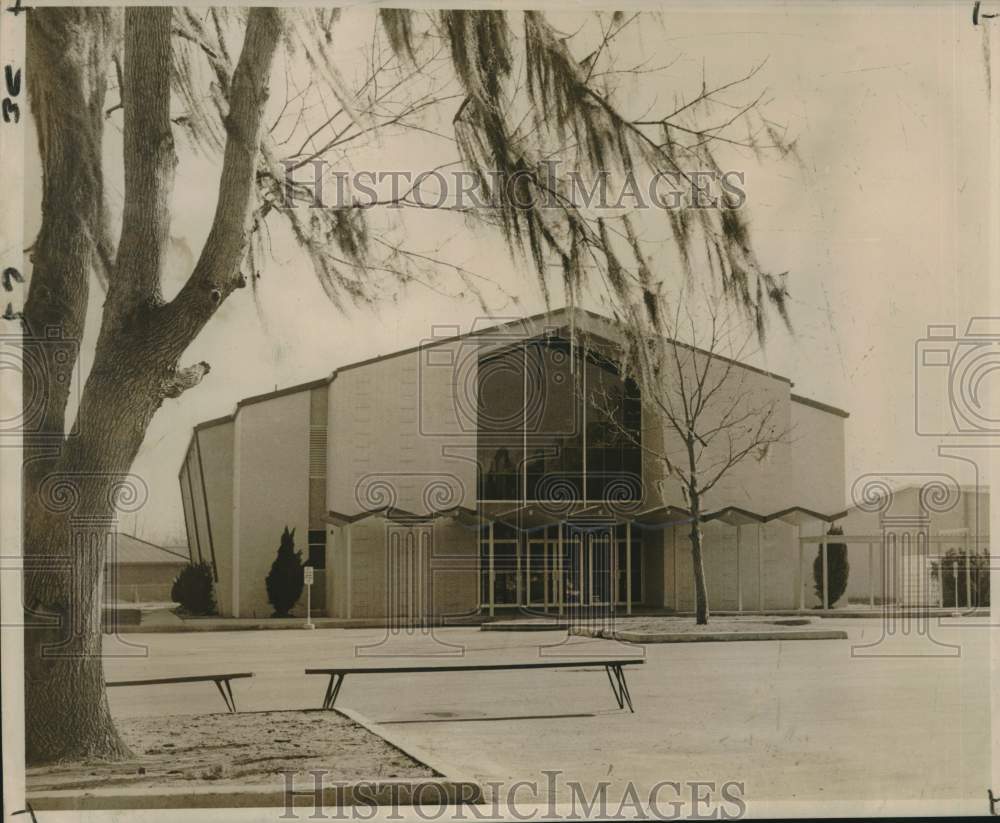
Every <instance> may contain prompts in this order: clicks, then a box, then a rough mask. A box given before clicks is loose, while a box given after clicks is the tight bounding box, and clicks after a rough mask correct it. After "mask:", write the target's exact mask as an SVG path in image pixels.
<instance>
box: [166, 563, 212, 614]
mask: <svg viewBox="0 0 1000 823" xmlns="http://www.w3.org/2000/svg"><path fill="white" fill-rule="evenodd" d="M170 599H171V600H173V601H174V602H175V603H180V604H181V608H182V609H184V611H185V612H187V613H188V614H215V589H214V586H213V584H212V567H211V566H210V565H209V564H208V563H188V564H187V565H186V566H185V567H184V568H183V569H181V570H180V573H179V574H178V575H177V577H176V578H175V579H174V584H173V586H171V587H170Z"/></svg>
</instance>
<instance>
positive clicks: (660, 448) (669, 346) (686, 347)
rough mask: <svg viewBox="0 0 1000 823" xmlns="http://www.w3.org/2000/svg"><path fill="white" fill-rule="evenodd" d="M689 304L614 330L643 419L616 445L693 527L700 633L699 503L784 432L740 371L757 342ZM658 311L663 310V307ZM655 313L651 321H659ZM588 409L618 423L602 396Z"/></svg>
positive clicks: (681, 302) (719, 312)
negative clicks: (632, 455)
mask: <svg viewBox="0 0 1000 823" xmlns="http://www.w3.org/2000/svg"><path fill="white" fill-rule="evenodd" d="M689 296H690V295H685V296H681V297H680V298H679V299H678V301H677V305H676V307H675V308H674V311H673V312H672V313H671V314H669V315H666V319H665V320H664V321H662V322H660V323H658V324H657V327H656V328H655V329H652V328H651V326H650V323H649V322H648V320H647V321H646V322H643V320H642V319H640V318H641V317H642V314H641V313H640V312H637V311H636V312H633V313H632V314H631V322H628V321H624V320H623V321H622V322H620V323H618V328H619V329H620V331H621V333H622V336H623V338H624V340H625V345H624V356H621V360H622V363H623V367H624V368H623V370H624V372H625V374H626V375H628V376H629V377H630V378H631V379H632V380H633V381H634V383H635V385H636V386H637V387H638V390H639V393H640V398H641V403H642V409H643V412H644V414H643V432H641V433H636V432H634V431H632V430H629V429H626V428H625V427H620V435H621V436H623V437H626V438H628V439H629V440H630V441H631V442H632V443H633V444H635V445H636V446H639V447H640V448H641V449H642V450H643V451H644V452H645V453H646V454H647V455H649V456H651V457H652V458H653V459H654V460H655V461H656V462H657V464H658V465H659V466H660V467H661V468H662V478H661V479H659V480H658V481H657V483H658V486H657V489H658V492H659V494H660V497H661V501H662V503H663V504H664V505H670V504H672V503H673V502H674V501H676V499H677V498H676V493H677V491H678V490H679V491H680V493H681V496H682V498H683V501H684V506H685V508H686V510H687V513H688V515H689V520H690V526H691V530H690V532H689V538H690V541H691V562H692V569H693V574H694V585H695V619H696V621H697V623H699V624H707V623H708V618H709V608H708V586H707V583H706V580H705V564H704V558H703V552H704V538H703V533H702V522H703V520H704V516H705V514H706V509H705V504H706V498H707V496H708V495H709V494H710V493H711V492H712V491H713V490H714V489H716V487H717V486H718V485H719V484H720V483H722V482H723V481H724V479H725V478H726V476H727V475H728V474H729V473H730V472H731V471H732V470H733V469H735V468H736V467H737V466H738V465H740V464H741V463H743V462H744V461H746V460H758V461H759V460H762V459H764V458H765V457H766V456H767V455H768V452H769V450H770V449H771V447H772V446H773V445H775V444H777V443H782V442H786V441H787V439H788V437H789V435H790V432H789V428H788V425H787V424H786V422H785V421H784V420H783V419H781V417H780V414H779V408H778V405H777V403H776V399H775V398H774V396H773V395H770V394H769V393H768V392H767V390H766V389H764V388H762V387H761V385H760V383H759V381H755V380H754V372H753V371H750V370H748V369H747V368H745V365H744V364H745V361H746V359H747V358H748V357H749V356H750V355H752V353H753V351H752V349H753V344H754V341H756V340H757V339H758V338H757V334H756V332H755V331H754V330H753V329H750V330H747V329H745V328H744V329H742V330H740V329H739V324H738V323H733V322H732V321H731V318H727V317H726V316H725V314H724V306H723V305H722V304H720V302H719V301H718V300H717V299H710V300H708V301H706V305H705V307H704V311H703V314H702V315H701V316H699V315H697V314H696V313H695V311H694V309H693V307H692V306H691V304H690V302H689ZM657 302H658V303H660V304H662V302H663V301H662V298H658V300H657ZM662 309H663V306H662V305H661V311H660V312H659V313H657V314H656V316H657V317H660V318H663V317H664V316H665V315H664V312H663V311H662ZM591 402H594V403H595V404H596V405H598V407H599V408H602V409H603V410H604V412H605V414H604V417H605V418H606V419H608V420H616V419H618V416H617V415H616V414H615V409H616V407H617V406H618V405H619V398H617V397H615V396H613V395H612V394H611V393H609V392H608V391H607V390H606V389H605V388H604V387H603V386H600V385H599V386H597V387H596V388H595V389H594V390H593V397H592V401H591Z"/></svg>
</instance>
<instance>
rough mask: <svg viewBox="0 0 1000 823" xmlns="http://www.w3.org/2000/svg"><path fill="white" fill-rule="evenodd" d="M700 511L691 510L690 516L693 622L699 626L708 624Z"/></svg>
mask: <svg viewBox="0 0 1000 823" xmlns="http://www.w3.org/2000/svg"><path fill="white" fill-rule="evenodd" d="M700 514H701V513H700V512H695V511H693V510H692V512H691V517H692V518H693V519H692V522H691V562H692V563H693V565H694V597H695V601H694V602H695V622H696V623H697V624H698V625H699V626H705V625H707V624H708V588H707V586H706V585H705V562H704V560H703V558H702V550H701V546H702V542H701V538H702V534H701V524H700V522H699V519H700Z"/></svg>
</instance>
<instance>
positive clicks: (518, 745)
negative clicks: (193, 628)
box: [106, 620, 991, 814]
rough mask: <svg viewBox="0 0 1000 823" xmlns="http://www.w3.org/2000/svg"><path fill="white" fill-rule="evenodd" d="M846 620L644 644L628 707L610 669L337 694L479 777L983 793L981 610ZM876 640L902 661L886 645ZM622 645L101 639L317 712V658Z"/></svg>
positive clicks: (153, 670) (447, 636)
mask: <svg viewBox="0 0 1000 823" xmlns="http://www.w3.org/2000/svg"><path fill="white" fill-rule="evenodd" d="M843 628H844V629H845V630H846V631H847V633H848V635H849V640H848V641H844V640H839V641H817V642H813V643H800V642H793V643H790V642H784V641H772V642H762V643H717V644H714V643H699V644H676V645H669V644H662V645H651V646H649V647H647V648H645V656H646V660H647V662H646V665H644V666H641V667H636V668H635V670H630V671H629V672H628V679H629V685H630V689H631V692H632V697H633V700H634V702H635V708H636V714H634V715H633V714H629V713H628V712H622V711H619V710H618V709H617V707H615V705H614V702H613V699H612V696H611V693H610V689H609V687H608V684H607V682H606V678H603V673H602V672H600V671H598V670H595V672H593V673H583V672H577V671H560V670H540V671H537V672H532V673H531V674H530V676H528V675H525V674H523V673H518V672H481V673H475V672H469V673H461V672H460V673H448V674H445V673H441V674H434V673H430V674H417V675H412V676H401V675H385V676H381V677H380V676H371V677H367V678H365V679H364V680H361V679H358V680H357V681H355V682H354V683H352V682H351V681H350V679H348V681H347V683H346V685H345V686H344V689H343V691H342V693H341V695H340V699H339V701H338V703H339V704H341V705H343V706H344V707H347V708H352V709H356V710H358V711H360V712H362V713H363V714H365V715H366V716H368V717H369V718H371V719H372V720H373V721H374V722H375V723H376V724H377V725H382V726H385V727H386V728H387V729H389V730H391V736H392V737H393V738H395V739H399V740H401V741H406V742H408V743H409V744H410V745H413V746H414V747H416V748H418V749H422V750H426V751H428V752H432V753H433V755H434V757H435V759H436V760H437V761H438V762H442V763H453V764H459V765H461V767H462V768H461V774H462V775H463V776H464V775H470V776H472V777H474V778H476V779H478V780H481V781H482V780H503V781H515V780H519V779H527V780H534V781H541V782H543V783H544V782H545V779H546V778H545V776H544V775H545V772H546V770H553V769H555V770H558V771H559V773H560V774H561V775H563V776H564V777H565V778H567V779H573V780H577V781H580V782H581V783H582V784H584V785H587V786H596V785H598V784H599V781H604V780H607V781H610V790H613V791H623V790H624V787H625V786H626V785H627V782H628V781H629V780H633V781H635V782H636V784H637V787H638V788H639V789H640V790H643V791H648V790H649V789H650V787H652V786H654V785H656V784H657V783H658V782H660V781H664V780H674V781H684V780H688V779H691V780H715V781H718V782H724V781H730V780H735V781H741V782H743V783H744V784H745V792H744V795H745V797H746V798H747V799H748V802H749V803H750V808H751V810H752V808H753V802H754V801H755V800H756V801H758V802H760V803H763V804H775V803H779V804H780V803H785V802H792V801H795V802H801V801H804V800H823V799H824V798H834V799H837V800H845V799H848V800H851V801H854V802H856V803H858V804H859V805H858V806H857V807H856V808H857V809H858V810H863V808H864V807H862V806H861V805H860V804H862V803H864V802H871V801H876V800H883V801H885V805H884V806H881V807H880V808H881V810H882V813H884V814H891V813H893V809H894V805H893V804H894V802H896V801H898V802H899V803H900V804H901V805H900V808H902V807H903V805H902V804H904V803H908V802H912V800H913V798H925V799H936V800H939V801H942V802H944V801H949V802H950V801H956V802H957V801H959V800H964V801H970V802H971V801H977V800H978V801H982V802H985V801H983V798H982V795H983V787H984V786H986V785H989V778H990V772H989V766H990V753H991V749H990V737H989V735H990V731H989V730H990V725H989V716H990V714H989V712H990V708H989V646H988V641H989V635H990V628H989V626H988V624H987V623H986V622H985V621H981V620H980V621H966V622H965V624H964V625H957V626H956V625H941V624H940V623H939V622H935V623H933V624H932V625H931V626H930V633H929V634H927V633H924V634H922V635H918V634H916V633H914V632H909V633H908V634H906V635H905V636H904V635H901V634H900V632H899V627H898V626H897V627H896V635H895V638H886V637H883V630H884V624H883V623H882V622H881V621H878V620H865V621H861V620H853V621H846V620H845V621H843ZM126 642H127V643H128V644H134V646H131V645H130V646H125V645H123V643H126ZM900 643H901V644H902V645H900ZM866 644H868V647H867V648H862V647H863V646H865V645H866ZM883 648H884V652H885V653H886V654H887V655H890V656H879V650H880V649H883ZM615 650H617V651H618V653H622V652H625V653H628V654H635V653H637V652H639V653H642V650H641V648H638V647H636V646H634V645H631V644H629V645H627V646H624V647H623V646H622V645H621V644H616V643H613V642H611V641H607V640H591V639H584V638H579V637H569V638H567V636H566V633H565V632H564V631H563V632H538V633H531V634H520V633H506V632H480V631H479V630H478V629H477V628H457V629H456V628H450V629H439V630H436V631H435V632H434V633H433V634H431V635H424V634H420V633H416V632H414V633H412V634H406V633H402V634H397V635H392V634H389V633H388V632H386V631H384V630H356V631H339V630H330V631H324V632H309V631H304V630H300V631H291V630H290V631H283V632H281V633H279V634H274V633H270V632H268V633H253V632H215V633H213V632H201V633H198V634H175V635H170V634H149V635H130V636H129V637H127V638H124V639H119V638H114V637H109V638H106V654H107V655H119V656H114V657H111V656H109V657H108V659H107V662H106V671H107V673H108V676H109V677H110V678H113V679H127V678H129V677H134V676H142V677H155V676H159V675H164V674H177V673H180V672H186V673H197V672H198V671H199V667H200V668H202V669H205V670H207V669H209V668H211V669H230V668H231V669H232V670H234V671H235V670H247V671H253V672H255V675H256V676H255V677H254V678H253V679H252V680H250V681H243V682H240V683H237V684H234V687H235V689H236V691H237V700H238V702H239V705H240V708H241V709H246V710H264V709H274V708H306V707H318V706H319V705H320V702H321V700H322V697H323V694H322V693H323V684H321V683H319V682H317V679H316V678H308V677H305V676H304V675H303V674H302V672H303V669H304V668H306V667H309V666H323V665H324V664H326V665H331V664H335V663H336V662H358V661H359V660H364V661H365V662H366V663H367V664H368V665H380V661H382V664H384V665H393V664H396V663H409V662H420V663H433V660H434V659H435V658H438V659H441V660H442V661H453V660H455V659H456V658H457V657H462V658H466V659H468V660H481V661H498V662H499V661H528V660H532V659H537V658H538V657H539V656H540V655H560V656H563V657H565V658H568V659H586V657H587V656H588V655H601V654H608V653H611V652H613V651H615ZM900 652H902V654H900ZM140 673H141V674H140ZM201 685H204V684H201ZM109 698H110V700H111V705H112V710H113V712H114V713H115V714H116V715H142V714H169V713H201V712H212V711H218V709H219V705H218V695H217V694H215V691H214V689H211V688H199V687H198V685H197V684H193V685H190V686H188V687H186V688H171V687H148V688H135V689H128V688H123V689H115V690H113V691H112V693H111V694H110V696H109ZM305 777H306V778H307V776H305ZM563 799H565V798H563ZM848 805H849V804H848ZM845 808H846V807H844V806H843V805H841V806H838V813H840V814H847V813H850V811H849V810H845ZM852 808H853V807H852ZM867 808H868V810H869V811H870V807H867ZM859 813H860V811H859Z"/></svg>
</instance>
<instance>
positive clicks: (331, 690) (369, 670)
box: [306, 657, 646, 713]
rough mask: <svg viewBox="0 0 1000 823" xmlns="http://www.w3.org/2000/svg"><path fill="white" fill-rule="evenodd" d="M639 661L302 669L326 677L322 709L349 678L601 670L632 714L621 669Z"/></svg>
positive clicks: (622, 705) (330, 705)
mask: <svg viewBox="0 0 1000 823" xmlns="http://www.w3.org/2000/svg"><path fill="white" fill-rule="evenodd" d="M645 662H646V661H645V660H643V659H642V658H641V657H633V658H626V659H619V660H573V661H567V660H553V661H551V662H545V663H462V664H459V665H448V664H445V665H440V666H370V667H358V666H333V667H330V668H323V669H306V674H324V675H327V676H329V678H330V681H329V682H328V683H327V686H326V694H325V696H324V697H323V708H324V709H332V708H333V706H334V704H335V703H336V702H337V695H338V694H340V688H341V686H343V685H344V679H345V678H346V677H347V675H349V674H411V673H415V672H489V671H503V670H515V671H523V670H525V669H568V668H576V669H579V668H591V667H594V666H602V667H603V668H604V671H605V672H606V673H607V675H608V682H610V683H611V691H612V692H613V693H614V696H615V701H616V702H617V703H618V708H619V709H623V708H625V706H628V710H629V711H630V712H632V713H635V709H634V708H632V695H631V694H629V690H628V683H627V682H626V680H625V671H624V667H625V666H637V665H640V664H641V663H645Z"/></svg>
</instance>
